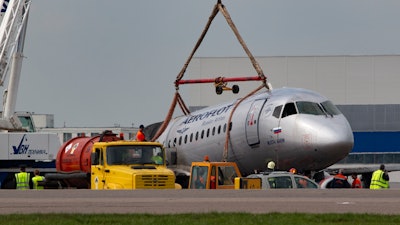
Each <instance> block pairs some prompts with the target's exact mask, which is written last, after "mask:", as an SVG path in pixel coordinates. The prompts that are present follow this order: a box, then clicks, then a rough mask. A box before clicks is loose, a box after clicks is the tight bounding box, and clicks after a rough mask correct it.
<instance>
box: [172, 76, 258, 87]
mask: <svg viewBox="0 0 400 225" xmlns="http://www.w3.org/2000/svg"><path fill="white" fill-rule="evenodd" d="M264 79H265V78H262V77H259V76H256V77H232V78H226V77H217V78H215V79H212V78H208V79H193V80H179V81H175V84H176V85H179V84H196V83H199V84H200V83H216V84H218V83H225V82H231V81H254V80H264Z"/></svg>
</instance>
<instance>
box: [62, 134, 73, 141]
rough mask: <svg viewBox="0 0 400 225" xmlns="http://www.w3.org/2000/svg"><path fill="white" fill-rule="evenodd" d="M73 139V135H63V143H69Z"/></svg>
mask: <svg viewBox="0 0 400 225" xmlns="http://www.w3.org/2000/svg"><path fill="white" fill-rule="evenodd" d="M71 138H72V134H71V133H63V142H67V141H69V139H71Z"/></svg>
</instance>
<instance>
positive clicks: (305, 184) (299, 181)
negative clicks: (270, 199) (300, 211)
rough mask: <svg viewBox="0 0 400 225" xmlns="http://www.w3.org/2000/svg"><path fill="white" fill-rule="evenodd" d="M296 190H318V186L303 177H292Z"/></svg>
mask: <svg viewBox="0 0 400 225" xmlns="http://www.w3.org/2000/svg"><path fill="white" fill-rule="evenodd" d="M294 180H295V181H296V185H297V188H318V186H317V185H316V184H314V183H312V182H311V181H309V180H307V179H306V178H304V177H294Z"/></svg>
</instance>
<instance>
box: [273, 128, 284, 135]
mask: <svg viewBox="0 0 400 225" xmlns="http://www.w3.org/2000/svg"><path fill="white" fill-rule="evenodd" d="M272 131H273V132H274V134H279V133H280V132H282V128H281V127H275V128H273V129H272Z"/></svg>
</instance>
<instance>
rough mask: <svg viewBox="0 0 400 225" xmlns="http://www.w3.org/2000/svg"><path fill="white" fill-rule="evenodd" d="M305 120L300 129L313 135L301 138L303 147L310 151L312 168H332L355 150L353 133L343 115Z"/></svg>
mask: <svg viewBox="0 0 400 225" xmlns="http://www.w3.org/2000/svg"><path fill="white" fill-rule="evenodd" d="M303 119H304V120H302V126H299V128H300V127H302V128H301V129H303V131H304V132H305V134H311V135H304V136H303V137H301V138H302V142H303V146H304V147H305V149H306V150H308V151H307V152H308V157H309V159H310V162H309V163H311V164H312V165H310V167H311V168H314V169H323V168H326V167H328V166H331V165H333V164H335V163H337V162H338V161H340V160H342V159H344V158H345V157H346V156H347V155H348V154H349V153H350V152H351V150H352V149H353V145H354V138H353V131H352V130H351V127H350V125H349V123H348V122H347V120H346V118H345V117H344V116H343V115H339V116H335V117H321V118H318V119H315V118H313V119H309V118H303ZM298 122H299V121H298ZM303 122H304V123H303Z"/></svg>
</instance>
